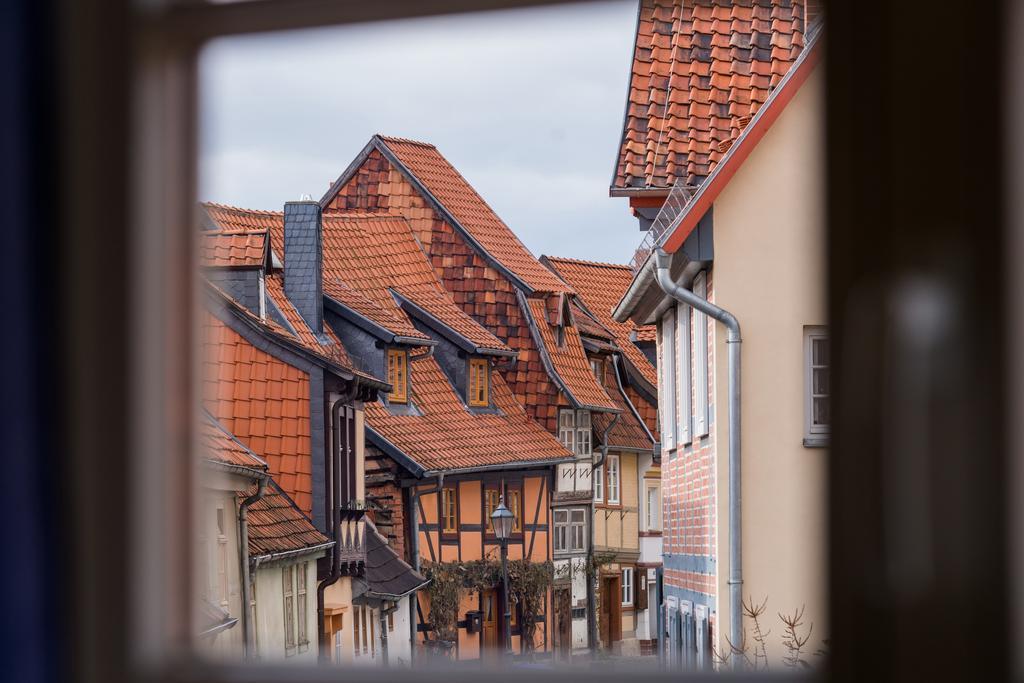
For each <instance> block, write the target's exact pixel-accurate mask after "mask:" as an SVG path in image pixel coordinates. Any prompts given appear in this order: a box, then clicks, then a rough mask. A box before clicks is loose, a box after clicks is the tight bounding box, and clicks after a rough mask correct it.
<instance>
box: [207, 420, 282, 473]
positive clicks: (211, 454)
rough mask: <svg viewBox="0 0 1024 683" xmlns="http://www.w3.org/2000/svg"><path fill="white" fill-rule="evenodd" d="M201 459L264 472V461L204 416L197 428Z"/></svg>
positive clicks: (265, 464) (265, 465)
mask: <svg viewBox="0 0 1024 683" xmlns="http://www.w3.org/2000/svg"><path fill="white" fill-rule="evenodd" d="M199 439H200V443H201V444H202V449H203V457H204V458H206V459H207V460H211V461H213V462H216V463H220V464H222V465H236V466H238V467H246V468H249V469H253V470H259V471H266V470H267V469H268V466H267V463H266V461H264V460H263V459H262V458H260V457H259V456H258V455H256V454H255V453H253V452H252V451H251V450H249V449H248V448H246V447H245V446H244V445H242V443H241V442H240V441H238V440H237V439H236V438H235V437H234V435H233V434H231V433H230V432H228V431H227V429H225V428H224V426H223V425H222V424H220V423H219V422H217V420H215V419H214V418H213V416H212V415H209V414H206V415H205V416H204V418H203V419H202V422H201V424H200V428H199Z"/></svg>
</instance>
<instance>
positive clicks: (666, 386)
mask: <svg viewBox="0 0 1024 683" xmlns="http://www.w3.org/2000/svg"><path fill="white" fill-rule="evenodd" d="M675 331H676V326H675V315H674V314H673V312H672V311H671V310H670V311H667V312H666V313H665V315H664V316H663V317H662V319H661V387H662V392H661V404H662V417H661V440H662V444H663V447H664V449H665V450H671V449H673V448H675V447H676V422H677V421H676V386H675V377H676V371H675V358H676V344H675Z"/></svg>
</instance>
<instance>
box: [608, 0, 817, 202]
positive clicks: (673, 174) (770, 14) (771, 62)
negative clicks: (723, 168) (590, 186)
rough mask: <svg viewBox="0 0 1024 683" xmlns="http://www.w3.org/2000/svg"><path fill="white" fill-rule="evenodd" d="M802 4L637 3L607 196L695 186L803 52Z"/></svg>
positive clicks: (770, 0)
mask: <svg viewBox="0 0 1024 683" xmlns="http://www.w3.org/2000/svg"><path fill="white" fill-rule="evenodd" d="M804 31H805V20H804V2H803V0H736V1H735V2H729V3H720V2H712V1H711V0H695V1H693V2H678V0H641V2H640V8H639V14H638V21H637V31H636V42H635V44H634V52H633V64H632V68H631V71H630V78H629V88H628V92H627V97H626V112H625V117H624V121H623V130H622V138H621V142H620V146H619V154H618V159H617V162H616V168H615V174H614V176H613V178H612V184H611V188H612V192H613V193H614V192H615V191H616V190H623V189H636V188H654V189H668V188H669V187H671V186H672V184H673V183H675V182H677V181H682V182H685V183H687V184H689V185H698V184H700V182H701V181H703V179H704V178H706V177H707V176H708V174H709V173H710V172H711V169H712V168H713V167H714V165H715V164H716V163H717V162H718V161H719V160H720V159H721V158H722V155H723V154H724V153H725V151H726V150H727V149H728V147H729V145H730V144H731V142H732V141H733V140H734V139H735V138H736V137H737V136H738V135H739V133H740V131H741V130H742V128H743V126H744V125H746V123H747V122H749V120H750V118H751V117H752V116H753V115H754V114H755V113H756V112H757V110H758V108H759V107H760V106H761V105H762V104H763V103H764V102H765V100H766V99H767V97H768V93H769V91H770V89H771V88H774V87H775V86H776V85H778V83H779V81H780V80H781V79H782V77H783V76H784V75H785V74H786V72H787V71H788V70H789V68H790V66H791V65H792V64H793V62H794V60H795V59H796V58H797V56H798V55H799V54H800V51H801V49H802V48H803V46H804Z"/></svg>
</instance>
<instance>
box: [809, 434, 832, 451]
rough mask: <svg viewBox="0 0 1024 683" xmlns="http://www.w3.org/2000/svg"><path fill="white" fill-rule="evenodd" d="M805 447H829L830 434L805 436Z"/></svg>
mask: <svg viewBox="0 0 1024 683" xmlns="http://www.w3.org/2000/svg"><path fill="white" fill-rule="evenodd" d="M803 444H804V448H828V435H819V436H805V437H804V441H803Z"/></svg>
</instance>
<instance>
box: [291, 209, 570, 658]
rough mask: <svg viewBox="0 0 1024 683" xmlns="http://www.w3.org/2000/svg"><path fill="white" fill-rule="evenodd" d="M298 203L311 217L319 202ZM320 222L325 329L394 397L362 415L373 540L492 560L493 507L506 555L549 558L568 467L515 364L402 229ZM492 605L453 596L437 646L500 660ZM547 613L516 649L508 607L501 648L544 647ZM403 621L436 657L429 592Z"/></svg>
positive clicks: (377, 221) (425, 562)
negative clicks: (531, 406)
mask: <svg viewBox="0 0 1024 683" xmlns="http://www.w3.org/2000/svg"><path fill="white" fill-rule="evenodd" d="M307 206H309V207H310V208H311V210H313V211H315V212H316V213H317V215H319V206H318V205H317V204H308V205H307ZM286 216H287V211H286ZM320 220H321V223H322V245H323V259H322V277H323V283H324V289H323V292H324V299H323V302H324V311H325V318H326V323H327V327H328V328H329V329H330V330H331V331H332V333H333V334H335V335H337V338H338V339H340V340H341V342H342V344H343V345H344V346H345V348H346V349H347V350H348V353H349V355H350V357H351V358H353V359H354V361H355V362H356V363H357V365H358V366H359V368H360V369H361V370H362V371H364V372H366V373H370V374H378V373H380V374H381V375H383V376H386V377H387V378H388V382H389V384H390V385H391V386H392V390H391V392H390V393H389V394H388V395H387V396H386V397H385V398H382V400H380V401H377V402H374V403H368V404H366V424H365V438H366V442H367V446H366V453H367V456H366V457H367V459H368V463H369V464H368V466H367V477H366V486H367V491H368V492H367V497H368V499H369V500H370V501H371V503H372V505H371V507H372V510H371V514H372V516H373V518H374V520H375V523H376V526H377V528H378V529H380V531H381V537H382V538H387V541H388V543H390V544H392V546H393V547H395V548H396V549H398V548H400V549H401V550H402V552H403V554H404V556H405V557H407V558H408V559H409V562H410V563H411V564H412V565H413V566H415V567H417V568H420V567H423V568H424V569H429V568H430V567H431V566H433V565H440V564H443V563H452V562H462V563H468V562H472V561H478V560H496V559H497V558H498V543H497V539H496V538H495V536H494V534H493V530H492V529H491V526H490V524H489V516H490V514H491V513H492V512H493V511H494V509H495V508H496V507H497V505H498V502H499V500H501V499H502V498H504V501H505V503H506V505H507V507H509V508H510V509H511V510H512V512H513V514H514V516H515V524H514V529H513V534H512V537H511V540H510V543H509V548H508V555H509V558H510V559H511V560H519V559H526V560H528V561H531V562H547V561H550V560H551V539H550V530H551V525H552V519H551V510H550V505H549V500H550V496H551V490H552V486H553V479H554V466H555V465H557V464H558V463H560V462H563V461H566V460H569V459H571V458H572V457H573V456H572V454H571V453H569V452H568V451H566V450H565V448H564V447H563V446H562V445H561V443H560V442H559V441H558V440H557V439H555V438H554V436H553V435H552V434H550V433H549V432H547V431H546V430H545V429H544V428H543V427H542V426H541V425H540V424H538V423H537V422H536V421H535V420H534V419H532V417H531V416H530V415H528V414H527V412H526V411H525V410H524V408H523V407H522V406H521V405H520V403H519V402H518V401H517V400H516V397H515V395H514V394H513V392H512V391H511V389H510V387H509V385H508V383H507V382H506V380H505V378H504V377H503V374H502V372H500V371H499V368H501V367H503V366H506V365H509V364H513V363H514V362H515V358H516V353H515V352H514V351H513V350H511V349H510V348H509V346H508V345H507V344H505V343H504V342H503V341H501V340H500V339H498V338H497V337H495V336H494V335H493V334H492V333H490V332H489V331H488V330H486V329H485V328H484V327H482V326H481V325H479V324H478V323H476V322H475V321H474V320H473V319H472V318H471V317H470V316H469V315H467V314H466V313H465V312H464V311H463V310H462V309H460V308H459V307H458V306H457V305H456V304H455V302H454V300H453V299H452V298H451V297H450V296H449V294H448V293H447V292H446V291H445V290H444V288H443V287H442V286H441V283H440V282H439V281H438V279H437V276H436V274H435V272H434V270H433V268H431V265H430V262H429V261H428V259H427V255H426V254H425V253H424V252H423V250H422V249H421V247H420V244H419V243H418V242H417V239H416V235H415V233H414V231H413V229H412V227H411V226H410V224H409V222H408V221H406V220H405V219H404V218H402V217H400V216H391V215H384V214H367V213H327V214H323V216H322V218H321V219H320ZM285 231H287V220H286V224H285ZM272 234H274V233H272ZM274 239H275V241H276V240H278V239H279V237H274ZM501 598H502V595H501V589H500V587H499V586H497V585H495V586H493V587H489V588H486V589H484V590H479V591H469V590H467V591H464V592H463V594H462V596H461V601H460V604H459V606H458V610H457V620H456V623H455V624H453V625H452V626H454V631H455V637H454V638H453V639H448V638H443V640H446V641H449V642H446V643H445V645H446V648H447V650H448V651H450V653H451V654H452V656H455V657H457V658H459V659H476V658H485V657H487V656H489V655H492V654H493V655H496V654H497V653H499V652H500V650H501V649H502V643H504V639H505V635H506V634H505V632H504V624H503V620H502V618H501V614H500V612H499V610H500V607H499V606H500V604H501ZM549 605H550V595H549V596H547V598H546V599H545V609H544V610H543V613H541V614H539V615H537V617H536V618H537V620H538V621H539V623H538V624H537V627H536V628H530V629H528V630H529V631H533V632H534V634H535V635H534V642H533V643H532V644H529V643H525V642H523V638H522V635H521V634H522V633H523V631H524V629H523V628H522V624H521V623H520V621H519V617H520V611H519V610H518V609H517V608H516V607H515V606H513V619H512V630H511V633H510V636H511V641H512V647H513V650H517V651H518V650H526V649H534V650H543V649H546V648H548V647H549V646H550V641H551V628H550V621H551V612H550V608H549ZM409 616H410V619H409V624H410V635H411V636H412V637H413V638H414V639H415V641H416V643H417V644H418V645H420V646H424V647H426V646H430V647H434V646H435V644H436V643H437V641H438V639H439V636H440V635H441V631H442V629H441V628H440V627H439V625H438V624H437V623H434V622H435V619H434V617H433V615H432V612H431V605H430V600H429V597H428V596H427V595H424V594H423V593H422V592H421V593H420V594H419V600H418V602H417V603H415V605H414V606H413V608H412V613H411V614H410V615H409Z"/></svg>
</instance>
